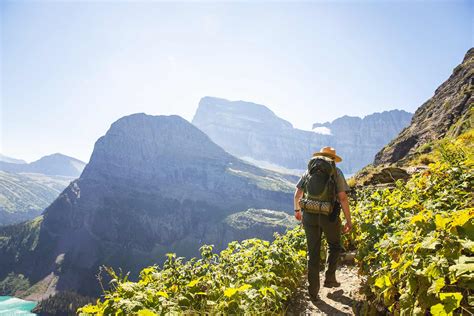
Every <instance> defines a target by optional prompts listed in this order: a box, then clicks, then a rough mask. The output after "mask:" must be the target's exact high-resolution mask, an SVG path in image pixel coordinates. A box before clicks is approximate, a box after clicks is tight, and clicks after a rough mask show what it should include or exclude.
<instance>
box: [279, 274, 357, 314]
mask: <svg viewBox="0 0 474 316" xmlns="http://www.w3.org/2000/svg"><path fill="white" fill-rule="evenodd" d="M336 276H337V279H338V281H339V282H340V283H341V286H340V287H338V288H325V287H321V290H320V291H319V297H320V300H319V301H318V302H316V303H313V302H311V300H310V298H309V295H308V291H307V288H308V283H307V280H306V279H305V280H304V282H302V285H301V286H300V287H299V288H298V290H297V291H296V293H295V295H294V296H293V298H292V299H291V300H290V303H289V305H288V309H287V311H286V315H290V316H292V315H331V316H339V315H356V313H355V312H354V311H355V310H356V307H357V305H359V304H358V303H359V302H361V301H362V300H363V296H362V295H361V294H359V288H360V284H361V279H360V277H359V276H358V274H357V268H356V267H354V266H341V268H340V269H339V270H338V271H337V274H336ZM320 280H321V284H322V283H323V282H324V274H323V273H321V275H320Z"/></svg>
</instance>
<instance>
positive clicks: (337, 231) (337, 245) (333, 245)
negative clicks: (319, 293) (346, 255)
mask: <svg viewBox="0 0 474 316" xmlns="http://www.w3.org/2000/svg"><path fill="white" fill-rule="evenodd" d="M322 228H323V231H324V235H325V236H326V239H327V243H328V248H329V255H328V260H327V263H328V269H327V271H326V277H329V278H330V279H331V280H334V281H335V279H336V269H337V264H338V261H339V257H340V255H341V252H342V250H343V249H342V246H341V220H340V219H337V220H336V221H335V222H330V221H329V220H328V221H327V222H324V224H323V225H322Z"/></svg>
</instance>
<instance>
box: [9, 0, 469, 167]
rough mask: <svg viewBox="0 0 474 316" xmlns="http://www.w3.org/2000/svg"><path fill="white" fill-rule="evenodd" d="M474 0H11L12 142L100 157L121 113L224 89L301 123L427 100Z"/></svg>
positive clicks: (18, 152) (465, 44)
mask: <svg viewBox="0 0 474 316" xmlns="http://www.w3.org/2000/svg"><path fill="white" fill-rule="evenodd" d="M473 2H474V1H436V2H428V1H400V2H396V1H370V2H368V1H350V2H349V1H347V2H346V1H337V2H306V3H298V2H291V3H280V2H279V3H268V2H267V3H255V2H241V3H222V2H221V3H211V2H202V3H199V2H189V3H163V2H146V1H141V2H132V1H129V2H112V1H101V2H93V1H84V2H74V1H63V2H56V1H55V2H21V1H1V4H0V10H1V75H2V81H1V88H2V90H1V150H0V151H1V152H2V153H4V154H6V155H9V156H13V157H16V158H21V159H25V160H27V161H32V160H35V159H38V158H39V157H41V156H43V155H46V154H50V153H54V152H61V153H64V154H67V155H71V156H74V157H77V158H79V159H82V160H84V161H88V159H89V157H90V154H91V152H92V149H93V145H94V142H95V141H96V139H97V138H98V137H100V136H101V135H103V134H104V133H105V132H106V131H107V129H108V128H109V126H110V124H111V123H112V122H113V121H115V120H116V119H118V118H120V117H121V116H124V115H127V114H130V113H135V112H145V113H148V114H155V115H157V114H179V115H181V116H183V117H184V118H186V119H188V120H191V119H192V117H193V115H194V112H195V110H196V107H197V104H198V102H199V99H200V98H201V97H203V96H206V95H210V96H217V97H223V98H227V99H231V100H247V101H253V102H257V103H262V104H265V105H267V106H268V107H270V108H271V109H272V110H273V111H274V112H275V113H276V114H277V115H279V116H281V117H283V118H285V119H287V120H289V121H290V122H291V123H293V124H294V126H295V127H298V128H302V129H310V128H311V125H312V123H314V122H322V121H327V120H332V119H334V118H336V117H339V116H342V115H344V114H347V115H358V116H363V115H366V114H370V113H372V112H379V111H383V110H388V109H394V108H398V109H405V110H408V111H414V110H415V109H416V108H417V107H418V106H420V105H421V104H422V103H423V102H424V101H426V100H427V99H428V98H429V97H431V96H432V95H433V92H434V90H435V89H436V88H437V87H438V85H439V84H441V83H442V82H443V81H444V80H446V79H447V78H448V77H449V75H450V74H451V71H452V69H453V68H454V67H455V66H456V65H457V64H458V63H459V62H460V61H461V60H462V58H463V56H464V54H465V52H466V51H467V50H468V49H469V48H470V47H472V46H474V45H473V42H474V38H473V36H474V35H473V33H474V30H473V20H474V6H473Z"/></svg>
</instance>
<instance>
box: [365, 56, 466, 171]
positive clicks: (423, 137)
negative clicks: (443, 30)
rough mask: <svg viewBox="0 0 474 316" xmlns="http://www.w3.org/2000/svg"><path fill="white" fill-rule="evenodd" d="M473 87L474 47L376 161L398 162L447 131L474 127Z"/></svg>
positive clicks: (442, 136) (455, 131)
mask: <svg viewBox="0 0 474 316" xmlns="http://www.w3.org/2000/svg"><path fill="white" fill-rule="evenodd" d="M473 91H474V49H473V48H471V49H470V50H469V51H468V52H467V53H466V55H465V57H464V59H463V62H462V63H461V64H460V65H458V66H457V67H456V68H454V70H453V73H452V74H451V76H450V77H449V78H448V80H446V81H445V82H444V83H443V84H441V85H440V86H439V87H438V89H436V91H435V94H434V96H433V97H432V98H431V99H429V100H428V101H426V102H425V103H424V104H423V105H421V106H420V107H419V108H418V109H417V110H416V112H415V114H414V116H413V119H412V121H411V123H410V125H409V126H408V127H407V128H405V129H404V130H403V131H402V132H401V133H400V134H399V135H398V136H397V137H396V138H395V139H393V140H392V141H391V142H390V143H389V144H388V145H387V146H385V147H384V148H383V149H382V150H381V151H380V152H378V153H377V155H376V157H375V160H374V164H376V165H379V164H386V163H395V162H398V161H399V160H402V159H405V158H407V157H409V156H411V155H412V154H414V153H415V152H416V150H417V149H418V148H419V147H420V146H421V145H423V144H427V143H429V142H431V141H433V140H436V139H440V138H444V137H445V136H447V135H452V136H456V135H459V134H460V133H462V131H464V130H466V129H467V128H470V127H472V105H473V103H474V98H473V96H472V92H473Z"/></svg>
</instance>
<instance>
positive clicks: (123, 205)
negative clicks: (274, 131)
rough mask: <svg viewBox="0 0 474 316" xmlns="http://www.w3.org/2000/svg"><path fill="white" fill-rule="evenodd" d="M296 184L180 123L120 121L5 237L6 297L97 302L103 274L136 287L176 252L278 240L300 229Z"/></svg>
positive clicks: (0, 256) (1, 263) (1, 249)
mask: <svg viewBox="0 0 474 316" xmlns="http://www.w3.org/2000/svg"><path fill="white" fill-rule="evenodd" d="M296 180H297V179H296V177H292V176H289V175H285V174H279V173H275V172H271V171H267V170H263V169H260V168H258V167H256V166H253V165H250V164H247V163H245V162H243V161H241V160H239V159H237V158H235V157H233V156H231V155H230V154H228V153H227V152H225V151H224V150H223V149H222V148H220V147H219V146H218V145H216V144H215V143H213V142H212V141H211V140H210V139H209V137H208V136H207V135H205V134H204V133H203V132H201V131H200V130H199V129H197V128H196V127H194V126H193V125H192V124H190V123H189V122H187V121H186V120H184V119H182V118H181V117H178V116H148V115H145V114H134V115H130V116H127V117H124V118H121V119H119V120H118V121H116V122H115V123H113V124H112V126H111V127H110V129H109V130H108V131H107V133H106V134H105V136H103V137H101V138H99V139H98V140H97V142H96V144H95V147H94V151H93V153H92V156H91V159H90V162H89V163H88V164H87V166H86V168H85V169H84V171H83V173H82V174H81V176H80V178H79V179H77V180H75V181H73V182H72V183H71V184H70V185H69V186H68V187H67V188H66V189H65V190H64V191H63V192H62V193H61V194H60V195H59V197H58V198H57V199H56V200H55V201H54V202H53V203H52V204H51V205H50V206H49V207H48V208H47V209H46V210H45V211H44V213H43V215H42V216H41V217H38V218H36V219H35V220H33V221H29V222H26V223H23V224H17V225H14V226H6V227H3V228H0V280H3V281H0V289H2V285H3V286H4V285H5V284H18V283H21V284H23V285H24V286H23V288H22V289H21V290H22V291H21V290H20V289H18V288H16V289H12V288H11V287H10V288H9V290H10V291H12V290H14V292H15V293H16V295H21V296H22V297H27V298H30V299H33V298H34V299H39V298H41V297H45V296H48V295H50V294H52V293H54V292H57V291H68V290H73V291H77V292H79V293H80V294H83V295H92V296H97V295H98V294H99V292H100V289H99V284H98V282H97V279H96V277H95V275H96V274H97V273H98V269H99V266H101V265H107V266H112V267H115V268H118V267H120V268H122V269H123V271H131V276H132V278H133V277H134V276H136V273H137V272H138V271H139V270H140V269H141V268H143V267H145V266H147V265H152V264H155V263H161V262H162V261H163V260H164V259H165V254H166V253H169V252H176V253H177V255H178V256H194V255H196V254H198V249H199V247H200V246H201V245H202V244H214V245H215V248H216V249H222V248H223V247H225V246H226V245H227V243H228V242H229V241H232V240H235V239H242V238H249V237H260V236H263V237H266V238H271V236H272V235H271V234H272V233H273V232H274V231H280V232H282V231H284V230H285V229H286V228H287V227H288V225H291V222H290V218H291V216H290V215H288V214H292V212H293V211H292V209H293V205H292V193H293V190H294V183H295V181H296ZM269 210H272V211H269ZM281 211H284V212H281ZM242 212H243V213H242ZM285 212H287V213H288V214H287V213H285ZM252 214H253V215H252ZM249 219H252V220H249ZM240 221H242V222H243V223H244V224H239V222H240ZM292 225H295V224H294V223H293V224H292ZM20 275H23V277H20ZM12 280H14V281H12ZM25 280H26V281H25ZM20 281H21V282H20ZM3 288H5V287H3ZM4 292H7V291H5V290H4ZM1 294H2V293H0V295H1ZM3 294H7V293H3Z"/></svg>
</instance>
